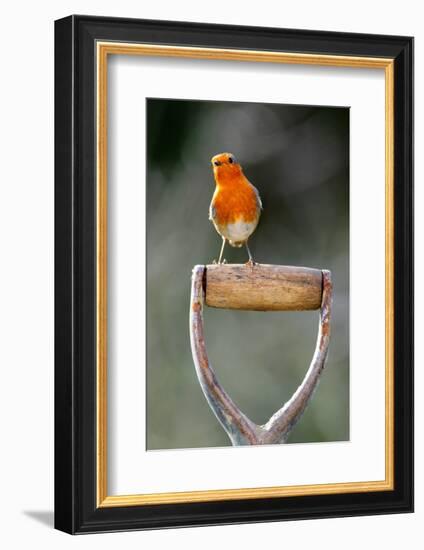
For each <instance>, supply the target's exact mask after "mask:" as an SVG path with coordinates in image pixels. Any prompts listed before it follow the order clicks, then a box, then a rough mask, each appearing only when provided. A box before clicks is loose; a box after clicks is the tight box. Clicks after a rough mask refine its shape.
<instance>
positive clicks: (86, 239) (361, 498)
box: [55, 15, 413, 534]
mask: <svg viewBox="0 0 424 550" xmlns="http://www.w3.org/2000/svg"><path fill="white" fill-rule="evenodd" d="M116 54H119V55H122V56H135V55H148V56H153V57H161V58H165V59H167V58H168V57H169V58H171V57H173V58H174V57H177V58H190V59H197V60H200V61H202V62H204V63H206V62H207V60H210V59H219V60H223V61H225V60H228V61H231V62H240V63H242V62H244V61H248V62H251V63H263V62H267V63H274V64H278V63H281V64H282V65H296V66H297V65H300V66H314V67H317V68H318V69H319V68H325V67H349V68H352V69H358V70H359V69H364V68H370V69H380V70H382V71H383V72H384V82H385V130H384V131H385V152H386V153H385V154H386V157H385V285H386V286H385V328H384V332H385V346H386V347H385V387H384V394H385V478H384V480H380V481H372V480H364V481H361V482H346V483H327V484H325V483H318V484H307V485H292V486H286V487H281V486H272V487H256V488H250V489H238V488H237V487H236V488H234V489H224V490H219V489H216V490H208V491H182V492H173V493H172V492H167V493H162V492H161V493H153V494H152V493H149V494H146V495H140V494H127V495H109V494H108V484H107V437H108V433H107V415H108V411H107V345H108V342H107V316H108V310H107V277H106V271H107V269H106V268H107V247H108V241H107V216H108V210H107V208H108V207H107V172H108V151H107V139H106V138H107V130H106V128H107V118H108V101H107V85H108V81H107V78H108V71H107V68H108V59H109V58H110V56H113V55H116ZM365 271H366V269H365ZM412 349H413V39H412V38H410V37H401V36H382V35H366V34H349V33H337V32H322V31H310V30H292V29H276V28H258V27H237V26H227V25H209V24H200V23H181V22H178V23H177V22H168V21H148V20H132V19H119V18H109V17H91V16H79V15H78V16H77V15H73V16H70V17H66V18H64V19H60V20H58V21H56V22H55V527H56V528H57V529H59V530H62V531H65V532H67V533H71V534H77V533H78V534H79V533H95V532H106V531H122V530H136V529H153V528H165V527H181V526H196V525H217V524H228V523H249V522H263V521H276V520H289V519H308V518H325V517H337V516H357V515H369V514H386V513H398V512H411V511H413V351H412ZM370 414H372V411H371V412H370ZM181 452H184V451H181ZM145 473H146V475H149V472H145Z"/></svg>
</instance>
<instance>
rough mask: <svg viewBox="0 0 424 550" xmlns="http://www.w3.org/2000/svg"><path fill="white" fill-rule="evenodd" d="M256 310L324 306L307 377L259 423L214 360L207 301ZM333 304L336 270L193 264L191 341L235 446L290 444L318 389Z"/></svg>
mask: <svg viewBox="0 0 424 550" xmlns="http://www.w3.org/2000/svg"><path fill="white" fill-rule="evenodd" d="M204 303H206V305H208V306H210V307H219V308H227V309H244V310H255V311H301V310H316V309H320V320H319V329H318V339H317V344H316V348H315V353H314V356H313V358H312V361H311V364H310V366H309V369H308V371H307V373H306V375H305V377H304V379H303V382H302V383H301V385H300V386H299V387H298V389H297V390H296V391H295V392H294V394H293V396H292V397H291V398H290V399H289V401H287V403H285V405H284V406H283V407H282V408H281V409H279V410H278V411H277V412H276V413H275V414H274V415H273V416H272V417H271V418H270V419H269V421H268V422H267V423H266V424H264V425H262V426H259V425H257V424H255V423H254V422H252V421H251V420H250V419H249V418H248V417H247V416H246V415H245V414H244V413H243V412H242V411H241V410H240V409H239V408H238V406H237V405H236V404H235V403H234V401H233V400H232V399H231V397H230V396H229V395H228V394H227V392H226V391H225V390H224V388H223V387H222V386H221V384H220V383H219V381H218V379H217V377H216V374H215V372H214V370H213V368H212V366H211V364H210V362H209V359H208V356H207V352H206V345H205V335H204V328H203V304H204ZM331 304H332V284H331V273H330V271H327V270H322V271H321V270H317V269H310V268H305V267H291V266H278V265H262V264H260V265H259V264H256V265H254V266H247V265H239V264H225V265H208V266H203V265H198V266H195V267H194V269H193V276H192V287H191V307H190V340H191V351H192V355H193V361H194V364H195V367H196V373H197V377H198V379H199V382H200V386H201V388H202V390H203V393H204V394H205V397H206V399H207V401H208V403H209V405H210V407H211V409H212V410H213V412H214V413H215V415H216V417H217V418H218V420H219V421H220V423H221V424H222V426H223V428H224V430H225V431H226V432H227V434H228V436H229V438H230V440H231V442H232V444H233V445H269V444H272V443H285V441H286V440H287V437H288V435H289V433H290V431H291V430H292V428H293V426H294V425H295V424H296V422H297V421H298V420H299V418H300V417H301V415H302V413H303V412H304V410H305V408H306V406H307V404H308V402H309V400H310V398H311V396H312V394H313V392H314V389H315V388H316V386H317V384H318V381H319V378H320V376H321V373H322V370H323V368H324V365H325V360H326V357H327V352H328V344H329V340H330V316H331Z"/></svg>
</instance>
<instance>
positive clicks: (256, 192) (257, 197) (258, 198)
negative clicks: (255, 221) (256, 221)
mask: <svg viewBox="0 0 424 550" xmlns="http://www.w3.org/2000/svg"><path fill="white" fill-rule="evenodd" d="M252 187H253V189H254V190H255V194H256V200H257V201H258V205H259V209H260V210H263V206H262V201H261V197H260V196H259V191H258V190H257V189H256V187H255V186H254V185H252Z"/></svg>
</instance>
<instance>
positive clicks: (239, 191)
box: [211, 174, 260, 225]
mask: <svg viewBox="0 0 424 550" xmlns="http://www.w3.org/2000/svg"><path fill="white" fill-rule="evenodd" d="M216 183H217V187H216V189H215V193H214V196H213V198H212V204H211V206H212V207H213V209H214V210H215V218H216V221H217V223H219V224H220V225H221V224H229V223H234V222H236V221H237V220H240V219H243V220H244V221H245V222H253V221H255V220H256V219H257V218H258V216H259V212H260V207H259V204H258V197H257V194H256V190H255V188H254V187H253V185H251V183H250V182H249V181H248V180H247V179H246V178H245V176H244V175H243V174H239V175H237V176H236V177H231V176H226V177H225V178H219V179H218V178H217V181H216Z"/></svg>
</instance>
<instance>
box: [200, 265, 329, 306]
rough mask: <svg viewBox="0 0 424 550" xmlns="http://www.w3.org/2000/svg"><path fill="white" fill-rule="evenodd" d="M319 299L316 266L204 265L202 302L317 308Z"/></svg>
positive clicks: (319, 272) (319, 275) (210, 303)
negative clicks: (204, 283)
mask: <svg viewBox="0 0 424 550" xmlns="http://www.w3.org/2000/svg"><path fill="white" fill-rule="evenodd" d="M321 299H322V272H321V271H320V270H319V269H310V268H307V267H291V266H285V265H263V264H256V265H254V266H249V265H242V264H225V265H208V266H206V285H205V302H206V305H208V306H210V307H219V308H227V309H248V310H254V311H305V310H313V309H319V308H320V307H321Z"/></svg>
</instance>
